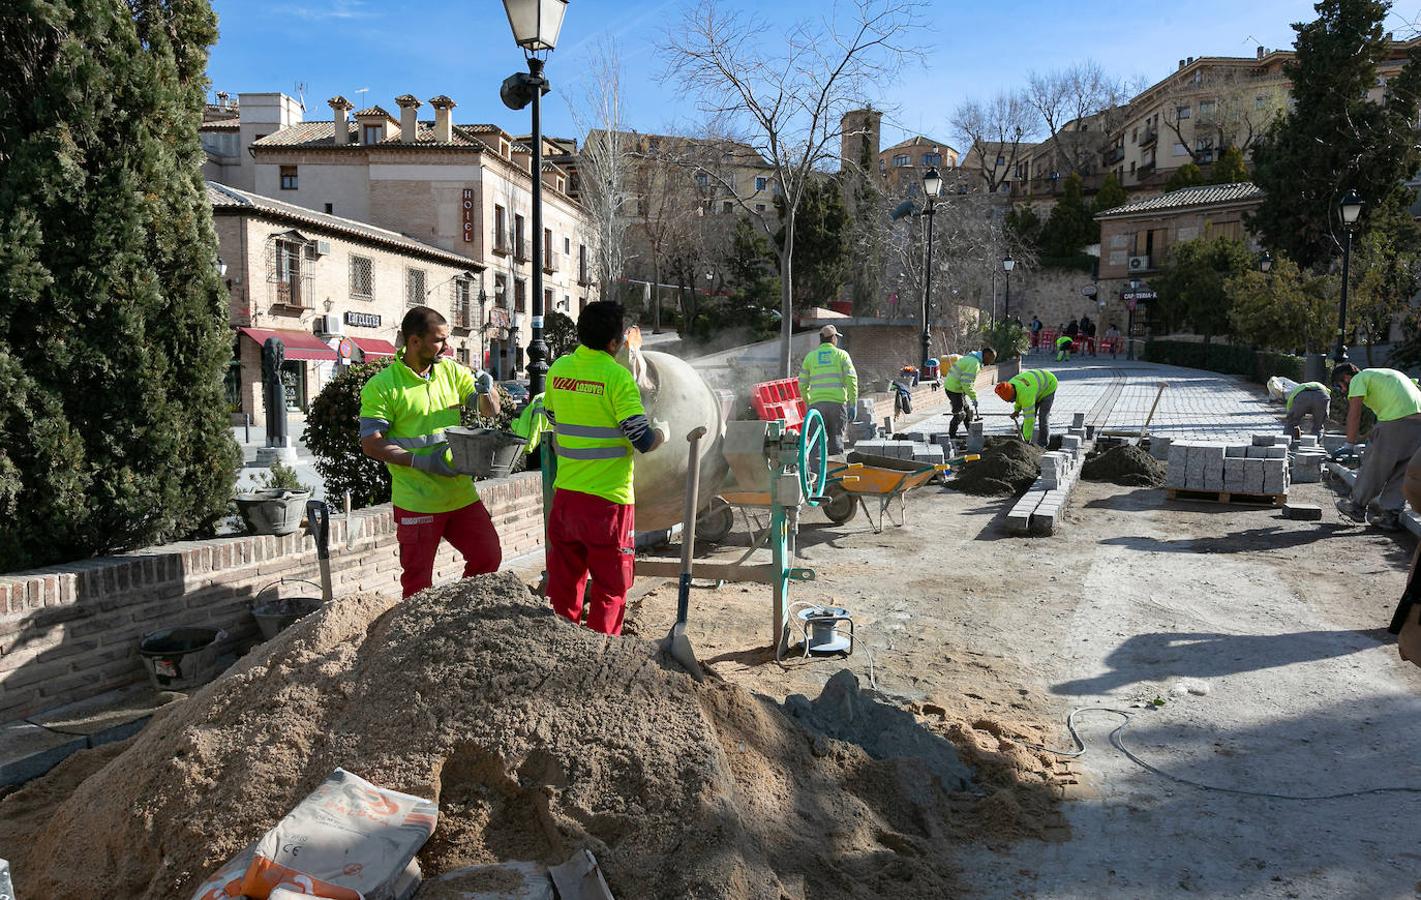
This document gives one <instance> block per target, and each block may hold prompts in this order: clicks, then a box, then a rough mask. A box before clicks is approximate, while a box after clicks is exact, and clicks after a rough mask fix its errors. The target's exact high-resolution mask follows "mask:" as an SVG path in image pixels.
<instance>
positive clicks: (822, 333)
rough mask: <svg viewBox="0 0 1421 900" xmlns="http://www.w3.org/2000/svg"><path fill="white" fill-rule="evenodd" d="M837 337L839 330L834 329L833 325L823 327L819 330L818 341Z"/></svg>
mask: <svg viewBox="0 0 1421 900" xmlns="http://www.w3.org/2000/svg"><path fill="white" fill-rule="evenodd" d="M838 336H839V329H837V328H835V327H834V326H833V325H825V326H824V327H823V328H821V329H819V340H821V341H827V340H829V339H830V338H836V337H838Z"/></svg>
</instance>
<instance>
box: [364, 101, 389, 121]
mask: <svg viewBox="0 0 1421 900" xmlns="http://www.w3.org/2000/svg"><path fill="white" fill-rule="evenodd" d="M355 116H356V118H359V117H360V116H384V117H385V118H387V119H394V118H395V117H394V116H392V115H390V114H389V113H388V112H386V111H385V110H384V109H381V108H380V107H379V106H378V105H377V106H367V107H365V108H364V109H357V110H356V111H355ZM396 121H398V120H396Z"/></svg>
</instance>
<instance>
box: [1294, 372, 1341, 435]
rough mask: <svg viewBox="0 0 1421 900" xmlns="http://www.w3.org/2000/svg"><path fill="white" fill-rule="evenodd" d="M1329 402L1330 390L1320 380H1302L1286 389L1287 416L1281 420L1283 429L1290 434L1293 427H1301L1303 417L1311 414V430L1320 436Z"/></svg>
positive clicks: (1330, 397)
mask: <svg viewBox="0 0 1421 900" xmlns="http://www.w3.org/2000/svg"><path fill="white" fill-rule="evenodd" d="M1331 402H1332V391H1330V390H1328V389H1327V385H1325V384H1323V383H1322V382H1320V381H1308V382H1304V383H1303V384H1300V385H1298V386H1297V387H1295V388H1293V389H1292V390H1291V391H1288V399H1287V403H1286V406H1285V407H1284V408H1285V409H1286V410H1287V412H1288V417H1287V418H1286V419H1284V420H1283V431H1285V432H1286V433H1288V434H1292V433H1293V429H1294V428H1301V427H1302V424H1303V419H1304V418H1306V417H1307V416H1312V423H1311V424H1312V428H1311V431H1312V433H1313V434H1315V435H1317V436H1318V437H1322V430H1323V427H1324V426H1325V425H1327V408H1328V405H1329V404H1331Z"/></svg>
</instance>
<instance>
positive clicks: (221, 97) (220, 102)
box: [217, 91, 231, 109]
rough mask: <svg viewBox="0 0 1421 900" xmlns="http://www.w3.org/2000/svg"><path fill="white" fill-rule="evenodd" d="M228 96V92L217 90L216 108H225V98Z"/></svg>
mask: <svg viewBox="0 0 1421 900" xmlns="http://www.w3.org/2000/svg"><path fill="white" fill-rule="evenodd" d="M230 96H231V95H230V94H228V93H227V92H226V91H218V92H217V108H218V109H226V108H227V98H228V97H230Z"/></svg>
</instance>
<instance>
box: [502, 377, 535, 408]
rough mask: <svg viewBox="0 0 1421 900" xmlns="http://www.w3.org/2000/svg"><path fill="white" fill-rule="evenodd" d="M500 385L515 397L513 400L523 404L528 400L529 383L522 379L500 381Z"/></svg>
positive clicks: (510, 395)
mask: <svg viewBox="0 0 1421 900" xmlns="http://www.w3.org/2000/svg"><path fill="white" fill-rule="evenodd" d="M498 385H499V387H501V388H503V389H504V390H505V391H507V392H508V396H509V397H512V398H513V402H514V403H517V404H520V405H521V404H523V403H526V402H527V401H528V385H526V384H524V383H523V382H521V381H500V382H499V383H498Z"/></svg>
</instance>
